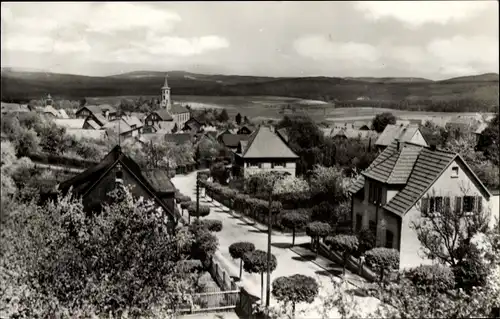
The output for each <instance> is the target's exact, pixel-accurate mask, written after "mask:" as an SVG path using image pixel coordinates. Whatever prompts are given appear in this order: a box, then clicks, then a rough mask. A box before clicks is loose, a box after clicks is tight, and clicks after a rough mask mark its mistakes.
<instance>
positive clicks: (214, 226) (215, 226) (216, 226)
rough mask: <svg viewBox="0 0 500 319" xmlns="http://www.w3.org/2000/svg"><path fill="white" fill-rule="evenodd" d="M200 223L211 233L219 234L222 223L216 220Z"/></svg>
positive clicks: (205, 220) (204, 220) (206, 220)
mask: <svg viewBox="0 0 500 319" xmlns="http://www.w3.org/2000/svg"><path fill="white" fill-rule="evenodd" d="M200 222H201V223H202V224H203V225H204V227H206V228H207V229H208V230H209V231H211V232H220V231H221V230H222V221H220V220H217V219H202V220H200Z"/></svg>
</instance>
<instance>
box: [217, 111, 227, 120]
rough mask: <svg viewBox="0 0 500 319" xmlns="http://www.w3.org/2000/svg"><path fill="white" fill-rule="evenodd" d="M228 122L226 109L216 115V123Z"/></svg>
mask: <svg viewBox="0 0 500 319" xmlns="http://www.w3.org/2000/svg"><path fill="white" fill-rule="evenodd" d="M228 120H229V115H228V114H227V111H226V109H222V111H221V112H220V113H219V114H218V115H217V121H219V122H221V123H224V122H227V121H228Z"/></svg>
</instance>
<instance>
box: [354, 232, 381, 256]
mask: <svg viewBox="0 0 500 319" xmlns="http://www.w3.org/2000/svg"><path fill="white" fill-rule="evenodd" d="M356 235H357V236H358V241H359V246H358V254H359V255H363V254H364V253H365V252H366V251H368V250H370V249H373V248H375V243H376V238H375V234H373V232H372V231H371V230H370V229H368V228H362V229H361V230H360V231H359V232H358V233H357V234H356Z"/></svg>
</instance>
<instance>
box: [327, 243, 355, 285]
mask: <svg viewBox="0 0 500 319" xmlns="http://www.w3.org/2000/svg"><path fill="white" fill-rule="evenodd" d="M325 243H326V244H327V245H330V248H331V249H332V250H334V251H337V252H339V253H340V254H341V255H342V258H343V260H344V264H343V267H342V273H343V274H344V275H345V268H346V266H347V261H348V260H349V256H351V255H353V254H354V253H356V252H357V251H358V247H359V241H358V237H356V236H354V235H336V236H333V237H327V238H326V239H325Z"/></svg>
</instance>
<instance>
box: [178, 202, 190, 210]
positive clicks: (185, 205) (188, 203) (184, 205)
mask: <svg viewBox="0 0 500 319" xmlns="http://www.w3.org/2000/svg"><path fill="white" fill-rule="evenodd" d="M191 204H192V202H191V200H190V201H189V202H181V209H182V210H184V209H188V207H189V206H191Z"/></svg>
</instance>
